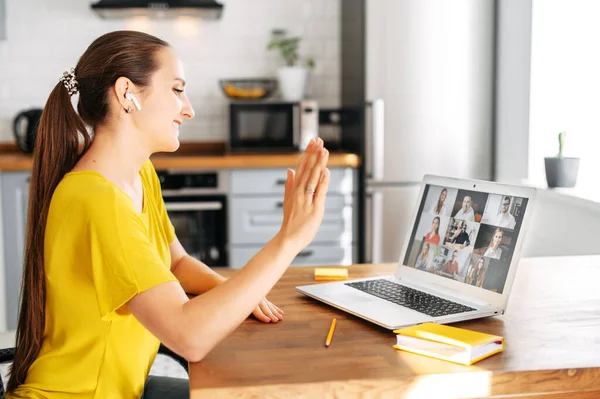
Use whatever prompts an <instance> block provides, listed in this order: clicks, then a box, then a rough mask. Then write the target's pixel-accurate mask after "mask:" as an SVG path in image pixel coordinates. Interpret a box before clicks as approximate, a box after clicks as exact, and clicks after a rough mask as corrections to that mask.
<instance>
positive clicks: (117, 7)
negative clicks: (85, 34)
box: [92, 0, 223, 19]
mask: <svg viewBox="0 0 600 399" xmlns="http://www.w3.org/2000/svg"><path fill="white" fill-rule="evenodd" d="M92 9H93V10H94V11H95V12H96V13H98V15H100V16H101V17H102V18H128V17H137V16H145V17H153V18H173V17H179V16H190V17H200V18H203V19H217V18H220V17H221V13H222V12H223V4H220V3H217V2H216V1H215V0H163V1H160V0H154V1H152V0H100V1H98V2H97V3H95V4H92Z"/></svg>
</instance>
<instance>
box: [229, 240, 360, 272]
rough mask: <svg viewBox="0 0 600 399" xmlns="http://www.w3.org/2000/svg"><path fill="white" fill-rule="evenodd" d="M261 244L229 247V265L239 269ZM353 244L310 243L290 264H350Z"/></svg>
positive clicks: (353, 253) (353, 248) (354, 255)
mask: <svg viewBox="0 0 600 399" xmlns="http://www.w3.org/2000/svg"><path fill="white" fill-rule="evenodd" d="M261 249H262V246H251V247H236V246H232V247H231V248H230V254H229V255H230V257H229V259H230V262H229V264H230V267H231V268H233V269H240V268H242V267H244V265H246V263H248V261H249V260H250V259H251V258H252V257H253V256H254V255H256V253H257V252H258V251H260V250H261ZM356 250H357V248H356V247H355V246H339V245H319V244H310V245H309V246H308V247H306V248H305V249H304V250H302V251H300V253H299V254H298V256H296V258H295V259H294V261H293V262H292V264H291V265H290V266H333V265H335V266H339V265H351V264H353V263H354V259H356Z"/></svg>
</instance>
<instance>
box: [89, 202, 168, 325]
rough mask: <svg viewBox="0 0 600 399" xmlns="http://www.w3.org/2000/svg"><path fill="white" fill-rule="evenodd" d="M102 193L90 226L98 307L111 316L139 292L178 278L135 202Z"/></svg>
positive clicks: (93, 209) (92, 213)
mask: <svg viewBox="0 0 600 399" xmlns="http://www.w3.org/2000/svg"><path fill="white" fill-rule="evenodd" d="M102 197H103V198H97V199H96V201H95V202H94V204H93V205H92V207H91V208H92V209H90V211H89V213H88V214H89V223H88V228H89V238H90V253H91V261H92V277H93V281H94V285H95V289H96V296H97V300H98V307H99V309H100V314H101V317H102V319H103V320H107V319H111V318H112V317H116V316H117V313H116V311H117V310H118V309H119V308H121V307H122V306H123V305H124V304H126V303H127V302H128V301H129V300H130V299H131V298H133V297H134V296H135V295H136V294H139V293H140V292H143V291H145V290H147V289H149V288H151V287H154V286H156V285H158V284H161V283H164V282H169V281H177V278H176V277H175V276H174V275H173V273H171V271H170V269H169V265H166V264H165V263H164V262H163V261H162V260H161V258H160V255H159V254H158V251H157V249H156V247H155V246H154V245H153V244H152V243H151V242H150V240H149V238H148V232H147V228H146V226H145V224H144V222H143V221H142V219H141V218H140V216H138V215H137V214H136V212H135V210H134V209H133V206H132V205H131V203H127V200H126V198H123V197H124V196H123V195H119V193H116V192H112V193H110V192H109V193H108V194H107V195H102ZM121 314H123V313H121Z"/></svg>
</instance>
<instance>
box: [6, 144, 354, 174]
mask: <svg viewBox="0 0 600 399" xmlns="http://www.w3.org/2000/svg"><path fill="white" fill-rule="evenodd" d="M299 158H300V153H290V154H228V153H224V152H222V153H210V154H204V153H198V154H193V153H190V151H189V150H187V149H183V151H181V153H180V152H179V151H177V152H176V153H173V154H167V153H161V154H156V155H154V156H152V157H151V160H152V163H153V164H154V167H155V168H156V169H252V168H287V167H292V168H293V167H295V166H296V163H297V162H298V159H299ZM32 165H33V158H32V156H31V155H28V154H24V153H19V152H14V151H10V152H0V171H26V170H30V169H31V167H32ZM359 165H360V157H359V156H358V155H356V154H349V153H331V154H330V155H329V166H330V167H350V168H356V167H358V166H359Z"/></svg>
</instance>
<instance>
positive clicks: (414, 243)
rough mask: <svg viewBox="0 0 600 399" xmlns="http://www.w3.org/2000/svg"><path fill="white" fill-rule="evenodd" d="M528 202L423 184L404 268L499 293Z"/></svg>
mask: <svg viewBox="0 0 600 399" xmlns="http://www.w3.org/2000/svg"><path fill="white" fill-rule="evenodd" d="M527 201H528V200H527V198H521V197H515V196H510V195H504V194H502V193H487V192H481V191H472V190H463V189H456V188H452V187H441V186H435V185H431V184H427V185H426V186H425V188H424V192H423V197H422V200H421V204H420V206H419V212H418V214H417V217H416V221H415V226H414V227H413V231H412V234H411V238H410V242H409V243H408V247H407V251H406V255H405V258H404V265H405V266H409V267H413V268H415V269H417V270H422V271H423V272H425V273H434V274H437V275H440V276H443V277H446V278H449V279H454V280H457V281H460V282H462V283H464V284H470V285H473V286H476V287H481V288H483V289H486V290H489V291H493V292H497V293H499V294H502V291H503V290H504V285H505V282H506V277H507V275H508V269H509V267H510V264H511V260H512V257H513V253H514V250H515V245H516V243H517V238H518V236H519V231H520V229H521V224H522V223H523V216H524V215H525V209H526V207H527Z"/></svg>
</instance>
